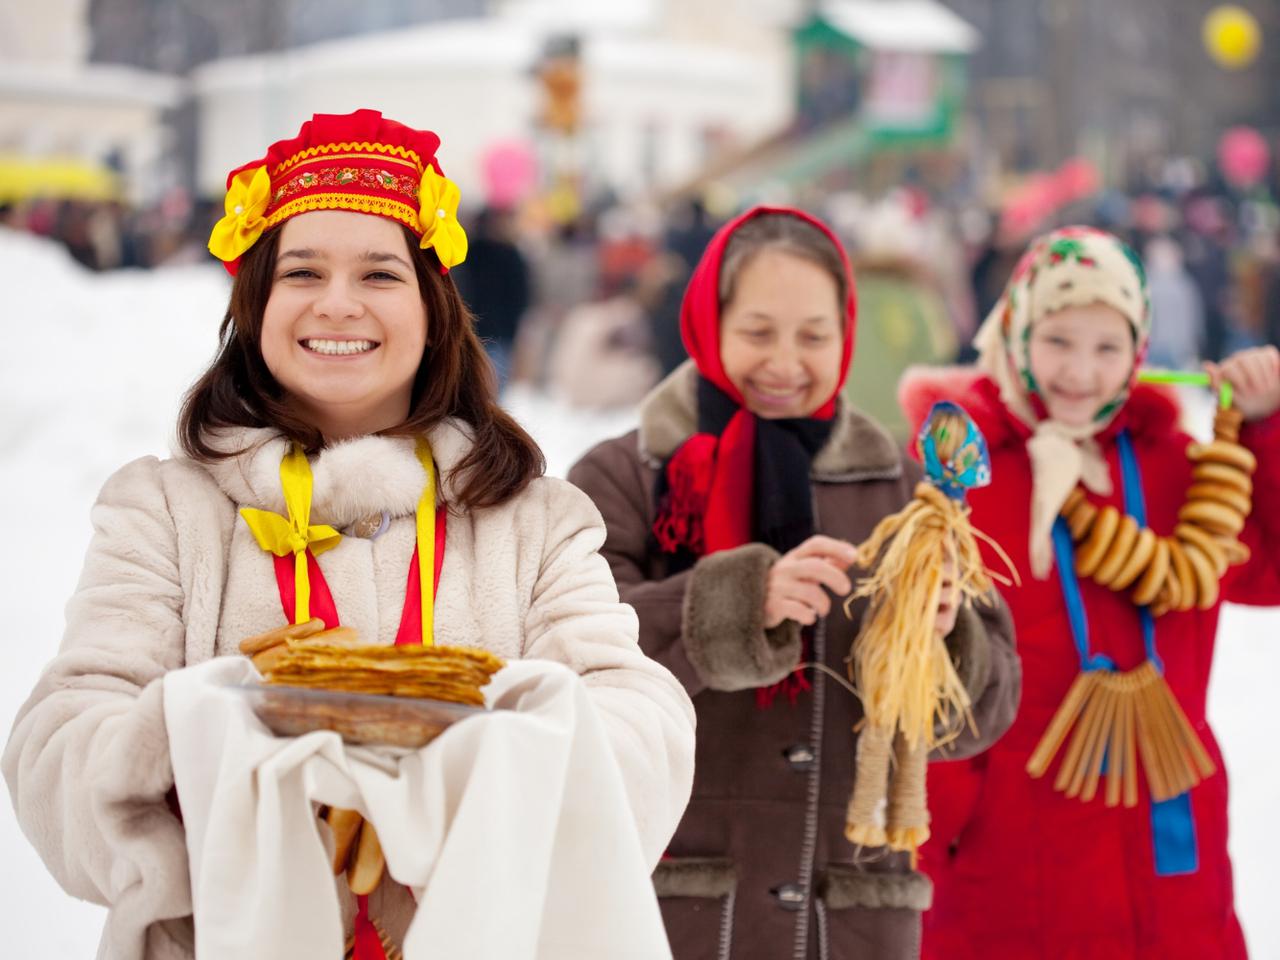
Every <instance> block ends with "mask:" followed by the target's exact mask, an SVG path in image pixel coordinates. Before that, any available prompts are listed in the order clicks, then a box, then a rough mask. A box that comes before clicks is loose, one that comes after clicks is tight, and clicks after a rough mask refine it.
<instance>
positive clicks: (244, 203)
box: [209, 167, 271, 262]
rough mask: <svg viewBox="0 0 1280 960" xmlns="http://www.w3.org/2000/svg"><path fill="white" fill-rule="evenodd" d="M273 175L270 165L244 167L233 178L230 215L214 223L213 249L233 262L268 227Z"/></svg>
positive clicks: (226, 205)
mask: <svg viewBox="0 0 1280 960" xmlns="http://www.w3.org/2000/svg"><path fill="white" fill-rule="evenodd" d="M270 204H271V177H270V175H269V174H268V173H267V168H266V167H257V168H255V169H253V170H241V171H240V172H239V173H237V174H236V175H235V177H234V178H232V180H231V186H230V187H229V188H228V189H227V196H226V200H224V201H223V208H224V210H225V211H226V216H224V217H223V218H222V219H221V220H219V221H218V222H217V223H215V224H214V225H213V232H212V233H211V234H209V252H210V253H212V254H213V255H214V256H215V257H217V258H218V259H219V260H223V261H226V262H230V261H232V260H234V259H236V258H237V257H238V256H240V255H241V254H242V253H244V252H245V251H246V250H248V249H249V248H250V247H252V246H253V245H254V244H255V243H256V242H257V240H258V237H260V236H262V231H263V230H265V229H266V228H267V218H266V216H265V214H266V212H267V207H268V206H269V205H270Z"/></svg>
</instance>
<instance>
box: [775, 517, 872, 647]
mask: <svg viewBox="0 0 1280 960" xmlns="http://www.w3.org/2000/svg"><path fill="white" fill-rule="evenodd" d="M857 559H858V551H857V550H856V549H854V547H853V545H852V544H849V543H845V542H844V541H843V540H837V539H835V538H834V537H824V536H822V535H821V534H818V535H816V536H812V537H810V538H809V539H808V540H806V541H805V542H804V543H802V544H800V546H798V547H796V548H795V549H794V550H790V551H788V552H787V553H785V554H784V555H783V556H782V557H781V558H780V559H779V560H778V562H777V563H775V564H774V565H773V566H772V567H771V568H770V570H769V580H768V583H767V584H766V585H765V594H764V626H765V629H766V630H772V629H773V628H774V627H776V626H777V625H778V624H780V623H781V622H782V621H783V620H794V621H796V623H801V624H804V625H805V626H809V625H810V624H812V623H813V622H814V621H816V620H817V619H818V617H825V616H826V615H827V614H828V613H829V612H830V611H831V598H830V597H829V596H827V593H826V590H823V587H826V588H827V590H830V591H831V592H832V593H834V594H836V596H844V595H845V594H847V593H849V592H850V591H852V590H853V582H852V581H851V580H850V579H849V575H848V573H846V572H845V571H847V570H848V569H849V568H850V567H851V566H853V565H854V563H856V562H857Z"/></svg>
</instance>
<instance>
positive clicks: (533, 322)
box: [0, 160, 1280, 432]
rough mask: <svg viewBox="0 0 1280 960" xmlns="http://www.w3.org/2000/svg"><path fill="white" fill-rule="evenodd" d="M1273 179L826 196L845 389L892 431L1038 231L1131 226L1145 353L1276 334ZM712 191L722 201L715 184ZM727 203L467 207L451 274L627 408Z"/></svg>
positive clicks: (203, 206)
mask: <svg viewBox="0 0 1280 960" xmlns="http://www.w3.org/2000/svg"><path fill="white" fill-rule="evenodd" d="M1277 195H1278V192H1277V190H1276V189H1275V186H1274V185H1273V184H1267V183H1265V182H1263V183H1260V184H1256V185H1254V186H1251V187H1249V188H1247V189H1244V188H1239V187H1232V186H1230V185H1229V184H1228V183H1227V182H1226V181H1224V180H1223V179H1222V178H1221V177H1220V176H1217V175H1216V174H1215V173H1214V172H1213V171H1212V170H1204V171H1202V170H1200V169H1199V168H1198V167H1197V165H1196V164H1195V163H1194V162H1191V161H1185V160H1184V161H1176V162H1166V163H1163V164H1159V165H1157V166H1156V167H1154V172H1153V173H1152V174H1151V175H1149V176H1146V177H1144V178H1140V179H1138V180H1136V181H1135V182H1134V183H1133V184H1132V185H1131V186H1130V187H1129V189H1128V190H1125V191H1116V190H1112V191H1104V192H1094V193H1093V194H1091V195H1090V196H1089V197H1088V198H1087V199H1084V200H1073V201H1071V202H1070V203H1068V204H1066V205H1064V206H1062V207H1061V208H1059V209H1054V210H1049V211H1044V210H1041V211H1039V212H1038V213H1037V217H1036V219H1035V220H1034V221H1028V220H1026V219H1025V218H1015V217H1010V216H1009V215H1008V213H1009V211H1008V210H1007V209H1005V210H1002V209H1001V208H1000V207H999V206H996V205H983V204H980V203H977V202H974V201H973V199H972V198H971V197H957V196H954V195H948V194H947V193H945V192H941V191H938V192H935V191H931V190H930V189H928V188H927V187H925V186H921V185H920V184H919V183H916V182H914V181H912V180H911V178H908V184H907V185H906V186H901V187H898V188H895V189H893V190H891V191H889V192H887V193H885V194H883V195H881V196H878V197H875V198H871V197H867V196H863V195H860V194H857V193H853V192H847V191H844V192H834V193H830V194H826V195H824V196H822V197H821V199H820V200H819V201H818V202H817V203H811V204H810V206H811V207H812V208H813V209H814V212H815V213H817V214H819V215H820V216H822V217H824V218H825V219H826V220H827V221H828V222H830V223H832V224H833V225H834V226H835V228H836V229H837V231H838V232H839V233H840V234H841V235H842V239H843V240H844V242H845V243H846V245H847V247H848V249H849V250H850V251H851V255H852V257H853V259H854V264H853V266H854V271H855V276H856V278H857V284H858V304H859V309H858V312H859V318H858V335H857V337H858V339H857V353H856V357H855V362H854V367H853V371H852V374H851V376H850V378H849V386H848V391H849V394H850V398H851V399H852V401H853V402H854V403H856V404H858V405H859V406H861V407H862V408H863V409H865V410H867V412H869V413H870V414H872V415H873V416H875V417H876V418H877V419H879V420H881V421H882V422H884V423H886V424H887V425H889V426H890V427H892V428H895V429H897V430H898V431H899V432H902V431H903V430H905V424H904V423H903V422H902V420H901V414H900V412H899V411H898V409H897V402H896V391H895V384H896V381H897V378H898V376H899V374H900V372H901V371H902V370H903V369H904V368H906V367H907V366H909V365H911V364H918V363H933V364H937V363H949V362H952V361H955V360H964V359H967V358H968V357H969V356H971V348H970V339H971V337H972V335H973V333H974V332H975V331H976V329H977V327H978V324H979V323H980V322H981V320H982V318H983V317H984V316H985V315H986V313H987V312H988V311H989V310H990V309H991V308H992V306H993V305H994V303H995V301H996V298H997V297H998V296H999V294H1000V291H1001V289H1002V288H1003V286H1004V283H1005V280H1006V279H1007V277H1008V276H1009V273H1010V271H1011V270H1012V268H1013V265H1014V260H1015V259H1016V258H1017V256H1018V255H1019V254H1020V252H1021V251H1022V250H1023V249H1025V247H1026V244H1027V241H1028V240H1029V239H1030V238H1031V236H1033V235H1034V234H1037V233H1040V232H1042V231H1044V230H1046V229H1049V228H1051V227H1054V226H1059V225H1062V224H1065V223H1091V224H1094V225H1097V226H1101V227H1104V228H1106V229H1108V230H1111V231H1112V232H1114V233H1117V234H1118V235H1120V236H1121V237H1123V238H1125V239H1127V240H1128V241H1129V242H1130V244H1131V245H1132V246H1133V247H1134V249H1135V250H1137V251H1138V252H1139V254H1140V255H1141V257H1142V259H1143V262H1144V265H1145V267H1146V270H1147V273H1148V278H1149V281H1150V293H1151V298H1152V307H1153V316H1154V331H1153V336H1152V343H1151V352H1150V356H1149V358H1148V363H1149V364H1150V365H1153V366H1160V367H1169V368H1177V369H1189V368H1194V367H1196V366H1198V364H1199V363H1200V361H1201V360H1206V359H1208V360H1217V359H1219V358H1221V357H1223V356H1224V355H1227V354H1229V353H1232V352H1234V351H1236V350H1239V349H1241V348H1243V347H1247V346H1251V345H1256V344H1262V343H1273V344H1280V208H1278V207H1277V204H1276V197H1277ZM708 196H709V197H710V196H712V195H711V194H708ZM219 213H220V209H219V208H218V207H217V206H216V205H214V204H209V203H202V202H197V201H194V200H193V199H192V198H191V197H189V196H188V195H187V194H185V193H184V192H182V191H179V190H175V191H172V192H171V193H169V194H168V195H166V197H165V198H164V199H163V200H162V201H161V202H160V203H159V204H156V205H155V206H153V207H151V208H148V209H142V210H134V209H130V208H128V207H126V206H125V205H123V204H121V203H118V202H109V203H90V202H78V201H56V200H37V201H32V202H28V203H25V204H21V205H10V206H7V207H2V208H0V223H2V224H3V225H4V226H7V227H9V228H11V229H17V230H23V231H28V232H31V233H35V234H39V235H42V236H46V237H49V238H52V239H54V240H56V241H58V242H60V243H62V244H63V245H65V247H66V248H67V250H68V251H69V253H70V254H71V256H72V257H73V258H74V259H75V260H76V261H77V262H79V263H80V264H82V265H83V266H85V267H86V268H89V269H92V270H110V269H117V268H131V267H140V268H149V267H155V266H161V265H165V264H174V263H191V262H199V261H200V260H202V259H205V258H207V257H208V254H207V252H206V251H205V249H204V245H205V241H206V239H207V236H208V231H209V227H210V225H211V224H212V223H213V222H214V221H215V220H216V219H217V217H218V215H219ZM733 213H734V209H733V205H732V204H725V203H724V202H723V200H721V202H720V203H719V208H715V207H713V205H712V204H710V203H708V202H706V201H704V200H703V199H702V198H700V197H698V196H695V195H688V196H686V197H683V198H679V199H674V200H672V201H670V202H668V203H667V204H665V205H663V206H659V205H657V204H654V203H641V204H622V203H616V202H612V203H600V204H597V205H595V206H594V207H590V206H588V207H585V208H584V212H583V213H581V215H579V216H578V217H577V218H576V219H574V220H573V221H572V222H569V223H555V222H553V221H550V220H548V219H547V218H546V217H545V216H544V217H541V218H539V217H535V216H530V215H529V213H528V211H527V210H524V209H496V208H485V209H480V210H473V211H471V213H470V215H469V216H467V217H466V222H467V224H468V228H469V234H470V241H471V250H470V254H469V256H468V259H467V262H466V263H465V264H464V265H463V266H461V267H459V268H458V269H457V270H456V271H455V272H454V276H455V279H456V281H457V283H458V285H459V287H460V288H461V290H462V293H463V296H464V297H465V299H466V300H467V302H468V303H469V305H470V306H471V307H472V309H473V311H474V313H475V314H476V317H477V323H478V325H479V330H480V333H481V335H482V337H483V338H484V339H485V341H486V343H487V344H488V347H489V349H490V352H491V355H492V358H493V360H494V363H495V364H496V366H497V368H498V370H499V373H500V376H501V378H502V380H503V382H504V383H508V384H509V383H522V384H526V385H528V386H530V387H533V388H536V389H540V390H546V391H548V392H550V393H552V394H555V395H557V396H558V397H560V398H562V399H564V400H565V401H566V402H568V403H571V404H573V405H575V406H580V407H594V408H608V407H623V406H628V405H631V404H634V403H636V402H637V401H638V400H639V399H640V398H641V397H642V396H643V395H644V394H645V392H646V391H647V390H648V389H649V388H650V387H651V386H652V385H653V384H655V383H656V382H657V381H658V379H659V378H661V377H662V376H663V375H664V374H665V373H667V372H669V371H670V370H672V369H673V368H674V367H675V366H677V365H678V364H679V363H680V362H682V361H683V359H684V357H685V352H684V348H683V345H682V344H681V341H680V329H679V317H680V304H681V297H682V294H683V289H684V284H685V282H686V280H687V279H688V277H689V274H690V272H691V271H692V269H693V267H694V265H695V264H696V263H697V260H698V257H699V256H700V254H701V252H702V250H703V248H704V247H705V245H706V243H707V241H708V240H709V239H710V237H711V235H712V233H713V232H714V231H715V229H716V227H717V226H718V225H719V224H720V223H721V222H723V221H724V220H725V219H727V218H728V217H729V216H731V215H732V214H733Z"/></svg>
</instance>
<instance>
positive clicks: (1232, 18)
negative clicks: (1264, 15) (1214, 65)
mask: <svg viewBox="0 0 1280 960" xmlns="http://www.w3.org/2000/svg"><path fill="white" fill-rule="evenodd" d="M1204 45H1205V48H1206V49H1207V50H1208V51H1209V55H1210V56H1211V57H1213V59H1214V60H1216V61H1217V62H1218V64H1219V65H1220V66H1223V67H1226V68H1227V69H1228V70H1241V69H1243V68H1244V67H1247V66H1248V65H1249V64H1251V63H1252V62H1253V60H1254V58H1255V57H1257V55H1258V50H1259V49H1260V48H1261V47H1262V30H1261V29H1260V28H1259V27H1258V21H1257V20H1256V19H1255V18H1254V16H1253V14H1252V13H1250V12H1249V11H1248V10H1246V9H1244V7H1237V6H1235V5H1234V4H1224V5H1223V6H1220V7H1214V8H1213V9H1212V10H1210V11H1209V15H1208V16H1207V17H1205V18H1204Z"/></svg>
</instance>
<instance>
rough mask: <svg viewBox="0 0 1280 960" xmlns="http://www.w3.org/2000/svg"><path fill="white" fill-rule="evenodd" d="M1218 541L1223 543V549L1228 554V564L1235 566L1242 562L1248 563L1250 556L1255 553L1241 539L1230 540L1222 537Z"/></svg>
mask: <svg viewBox="0 0 1280 960" xmlns="http://www.w3.org/2000/svg"><path fill="white" fill-rule="evenodd" d="M1218 543H1219V544H1221V545H1222V550H1223V552H1224V553H1225V554H1226V555H1227V564H1228V566H1232V567H1235V566H1238V565H1239V564H1242V563H1248V562H1249V557H1251V556H1252V555H1253V551H1251V550H1250V549H1249V548H1248V547H1247V546H1245V545H1244V544H1243V543H1241V542H1240V541H1239V540H1228V539H1226V538H1225V537H1222V538H1220V539H1219V540H1218Z"/></svg>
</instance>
